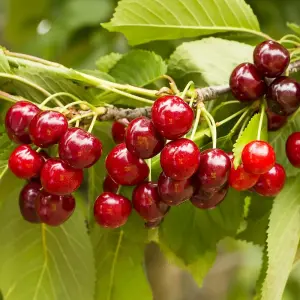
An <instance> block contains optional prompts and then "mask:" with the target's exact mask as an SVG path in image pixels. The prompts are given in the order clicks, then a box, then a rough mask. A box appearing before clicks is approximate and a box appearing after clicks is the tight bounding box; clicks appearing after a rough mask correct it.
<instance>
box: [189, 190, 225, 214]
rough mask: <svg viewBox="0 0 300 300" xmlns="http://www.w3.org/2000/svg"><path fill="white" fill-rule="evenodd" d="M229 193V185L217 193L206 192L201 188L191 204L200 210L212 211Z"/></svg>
mask: <svg viewBox="0 0 300 300" xmlns="http://www.w3.org/2000/svg"><path fill="white" fill-rule="evenodd" d="M227 192H228V185H225V186H224V187H222V188H221V189H220V190H218V191H216V192H205V191H203V190H202V189H201V188H200V189H199V190H198V191H197V193H195V194H194V195H193V197H192V198H191V202H192V204H193V205H194V206H196V207H198V208H201V209H212V208H215V207H216V206H217V205H218V204H220V203H221V202H222V201H223V200H224V199H225V197H226V195H227Z"/></svg>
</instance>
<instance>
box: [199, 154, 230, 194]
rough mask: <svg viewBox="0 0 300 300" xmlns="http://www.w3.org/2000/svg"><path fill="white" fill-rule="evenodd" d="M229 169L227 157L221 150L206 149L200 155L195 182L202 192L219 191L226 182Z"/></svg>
mask: <svg viewBox="0 0 300 300" xmlns="http://www.w3.org/2000/svg"><path fill="white" fill-rule="evenodd" d="M230 168H231V161H230V158H229V156H228V155H227V154H226V152H224V151H223V150H221V149H207V150H205V151H203V152H202V153H201V156H200V165H199V168H198V171H197V173H196V174H197V182H198V184H199V186H200V187H201V189H202V190H203V191H207V192H212V191H213V190H214V191H215V190H216V189H217V190H219V189H220V188H221V187H222V186H223V185H224V184H225V183H226V182H227V179H228V176H229V172H230Z"/></svg>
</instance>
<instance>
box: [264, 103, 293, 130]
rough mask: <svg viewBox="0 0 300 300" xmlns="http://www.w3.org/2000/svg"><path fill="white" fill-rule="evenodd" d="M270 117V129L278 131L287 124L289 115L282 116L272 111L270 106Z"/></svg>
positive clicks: (268, 115)
mask: <svg viewBox="0 0 300 300" xmlns="http://www.w3.org/2000/svg"><path fill="white" fill-rule="evenodd" d="M266 113H267V117H268V130H269V131H276V130H278V129H280V128H281V127H282V126H283V125H285V124H286V122H287V119H288V117H287V116H280V115H278V114H276V113H274V112H272V111H271V110H270V109H269V108H268V109H267V110H266Z"/></svg>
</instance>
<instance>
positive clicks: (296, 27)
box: [286, 23, 300, 35]
mask: <svg viewBox="0 0 300 300" xmlns="http://www.w3.org/2000/svg"><path fill="white" fill-rule="evenodd" d="M286 25H287V26H288V27H289V28H290V29H291V30H293V31H294V32H295V33H297V34H298V35H300V26H299V25H298V24H296V23H287V24H286Z"/></svg>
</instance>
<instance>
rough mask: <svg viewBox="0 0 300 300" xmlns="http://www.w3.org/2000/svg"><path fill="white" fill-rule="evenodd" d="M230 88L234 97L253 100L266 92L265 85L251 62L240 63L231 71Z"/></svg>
mask: <svg viewBox="0 0 300 300" xmlns="http://www.w3.org/2000/svg"><path fill="white" fill-rule="evenodd" d="M230 88H231V92H232V94H233V96H234V97H235V98H236V99H238V100H240V101H253V100H256V99H258V98H260V97H262V96H263V95H264V94H265V93H266V90H267V85H266V83H265V82H264V78H263V76H262V75H261V74H260V73H259V71H258V70H257V69H256V67H255V66H254V65H253V64H250V63H242V64H240V65H238V66H237V67H236V68H235V69H234V70H233V72H232V73H231V76H230Z"/></svg>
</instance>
